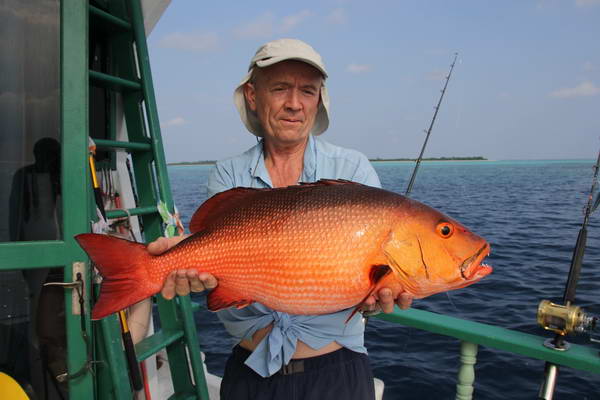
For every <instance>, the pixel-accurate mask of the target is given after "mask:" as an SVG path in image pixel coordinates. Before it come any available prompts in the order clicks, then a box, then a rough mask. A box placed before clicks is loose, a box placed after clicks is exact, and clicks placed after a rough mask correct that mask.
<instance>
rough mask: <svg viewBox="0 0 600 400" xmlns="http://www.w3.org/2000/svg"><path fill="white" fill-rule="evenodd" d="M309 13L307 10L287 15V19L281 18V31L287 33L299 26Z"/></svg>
mask: <svg viewBox="0 0 600 400" xmlns="http://www.w3.org/2000/svg"><path fill="white" fill-rule="evenodd" d="M310 15H311V12H310V11H308V10H303V11H300V12H299V13H298V14H294V15H288V16H287V17H283V22H282V23H281V28H280V29H281V31H282V32H289V31H291V30H292V29H294V28H295V27H296V26H298V25H300V24H301V23H302V22H303V21H304V20H305V19H306V18H308V17H310Z"/></svg>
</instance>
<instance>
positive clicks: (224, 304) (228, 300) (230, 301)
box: [206, 286, 254, 311]
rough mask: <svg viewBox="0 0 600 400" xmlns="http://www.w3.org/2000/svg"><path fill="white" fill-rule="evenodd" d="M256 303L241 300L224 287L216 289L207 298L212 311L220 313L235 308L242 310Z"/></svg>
mask: <svg viewBox="0 0 600 400" xmlns="http://www.w3.org/2000/svg"><path fill="white" fill-rule="evenodd" d="M252 303H254V300H249V299H244V298H241V297H240V296H239V295H237V294H235V293H234V292H232V291H230V290H227V289H224V288H223V287H222V286H217V287H216V288H214V289H213V290H212V291H211V292H210V293H209V294H208V296H207V298H206V304H207V307H208V309H209V310H210V311H220V310H224V309H226V308H229V307H233V306H235V307H236V308H237V309H241V308H244V307H247V306H249V305H250V304H252Z"/></svg>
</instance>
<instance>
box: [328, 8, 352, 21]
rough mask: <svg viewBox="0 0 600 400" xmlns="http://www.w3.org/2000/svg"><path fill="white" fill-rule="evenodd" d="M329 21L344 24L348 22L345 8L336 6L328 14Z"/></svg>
mask: <svg viewBox="0 0 600 400" xmlns="http://www.w3.org/2000/svg"><path fill="white" fill-rule="evenodd" d="M327 22H329V23H330V24H335V25H343V24H345V23H347V22H348V16H347V15H346V10H344V9H343V8H336V9H335V10H333V11H332V12H331V13H330V14H329V15H328V16H327Z"/></svg>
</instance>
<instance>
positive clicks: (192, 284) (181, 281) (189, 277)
mask: <svg viewBox="0 0 600 400" xmlns="http://www.w3.org/2000/svg"><path fill="white" fill-rule="evenodd" d="M188 236H189V235H184V236H174V237H171V238H166V237H161V238H158V239H157V240H155V241H154V242H152V243H150V244H148V247H147V249H148V253H150V254H152V255H154V256H159V255H161V254H162V253H164V252H165V251H167V250H169V249H170V248H171V247H173V246H175V245H177V244H178V243H179V242H181V241H182V240H183V239H185V238H187V237H188ZM217 284H218V282H217V278H215V277H214V276H213V275H211V274H209V273H206V272H200V273H198V271H197V270H195V269H180V270H177V271H172V272H171V273H170V274H169V275H168V276H167V278H166V279H165V283H164V284H163V287H162V289H161V291H160V293H161V294H162V296H163V297H164V298H165V299H167V300H171V299H172V298H173V297H175V295H176V294H177V295H179V296H185V295H188V294H190V292H202V291H204V290H208V289H214V288H216V287H217Z"/></svg>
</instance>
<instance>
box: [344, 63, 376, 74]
mask: <svg viewBox="0 0 600 400" xmlns="http://www.w3.org/2000/svg"><path fill="white" fill-rule="evenodd" d="M346 70H347V71H348V72H352V73H353V74H361V73H363V72H367V71H370V70H371V66H370V65H366V64H350V65H348V67H347V68H346Z"/></svg>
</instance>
